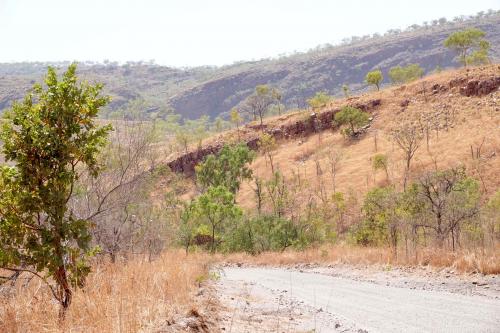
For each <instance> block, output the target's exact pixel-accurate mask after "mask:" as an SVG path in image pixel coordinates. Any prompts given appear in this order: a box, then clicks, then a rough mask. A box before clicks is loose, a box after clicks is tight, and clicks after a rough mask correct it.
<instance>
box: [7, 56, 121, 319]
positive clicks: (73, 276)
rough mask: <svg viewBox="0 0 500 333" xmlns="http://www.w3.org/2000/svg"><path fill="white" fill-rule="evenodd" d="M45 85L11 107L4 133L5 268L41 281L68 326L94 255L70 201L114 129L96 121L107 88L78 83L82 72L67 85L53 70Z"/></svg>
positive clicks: (70, 73) (72, 70)
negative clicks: (69, 311)
mask: <svg viewBox="0 0 500 333" xmlns="http://www.w3.org/2000/svg"><path fill="white" fill-rule="evenodd" d="M45 84H46V88H45V89H44V88H42V85H40V84H36V85H35V86H34V87H33V92H32V93H30V94H28V95H27V96H26V97H25V99H24V101H23V102H22V103H15V104H14V105H13V107H12V110H10V112H8V113H7V115H6V121H5V123H4V125H3V128H2V131H1V133H0V138H1V140H2V141H3V143H4V146H3V154H4V155H5V158H6V160H7V161H12V162H14V166H2V167H1V178H0V179H1V180H0V184H1V187H0V194H1V196H0V244H1V246H0V267H1V268H3V269H6V270H10V271H14V272H20V271H23V272H29V273H31V274H33V275H36V276H38V277H40V278H41V279H42V280H43V281H44V282H45V283H46V284H47V285H48V286H49V287H50V290H51V291H52V294H53V296H54V297H55V298H56V299H57V301H58V302H59V304H60V305H61V312H60V316H61V318H63V317H64V314H65V311H66V310H67V309H68V307H69V306H70V304H71V299H72V295H73V289H74V288H77V287H82V286H83V285H84V283H85V277H86V276H87V274H88V273H89V272H90V267H89V265H88V264H87V262H86V259H87V257H88V256H89V255H91V254H92V253H93V249H92V248H91V247H90V241H91V237H90V233H89V229H90V223H89V220H87V219H85V218H81V217H78V216H76V215H75V214H74V212H73V211H72V209H70V206H69V201H70V200H71V198H72V196H73V192H74V190H75V183H76V181H77V180H78V177H79V171H81V170H82V169H87V170H89V173H90V175H92V176H93V177H96V176H97V175H98V174H99V171H100V168H99V164H98V160H97V155H98V153H99V151H100V149H101V148H102V147H103V146H104V145H105V142H106V137H107V135H108V132H109V131H110V130H111V126H103V127H100V126H98V125H97V124H96V122H95V119H96V117H97V114H98V112H99V110H100V108H102V107H103V106H105V105H106V104H107V103H108V101H109V99H108V97H103V96H101V89H102V85H100V84H97V85H95V86H92V85H89V84H86V83H78V82H77V76H76V64H72V65H70V66H69V67H68V70H67V71H66V72H65V73H64V74H63V76H62V78H61V79H58V77H57V74H56V71H55V69H53V68H51V67H49V69H48V72H47V76H46V78H45Z"/></svg>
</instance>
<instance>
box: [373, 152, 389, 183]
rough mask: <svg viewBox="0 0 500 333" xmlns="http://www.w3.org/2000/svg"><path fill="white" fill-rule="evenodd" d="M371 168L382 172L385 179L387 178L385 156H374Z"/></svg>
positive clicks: (386, 160)
mask: <svg viewBox="0 0 500 333" xmlns="http://www.w3.org/2000/svg"><path fill="white" fill-rule="evenodd" d="M372 167H373V170H384V171H385V174H386V176H387V178H389V174H388V170H387V168H388V158H387V155H385V154H376V155H375V156H373V158H372Z"/></svg>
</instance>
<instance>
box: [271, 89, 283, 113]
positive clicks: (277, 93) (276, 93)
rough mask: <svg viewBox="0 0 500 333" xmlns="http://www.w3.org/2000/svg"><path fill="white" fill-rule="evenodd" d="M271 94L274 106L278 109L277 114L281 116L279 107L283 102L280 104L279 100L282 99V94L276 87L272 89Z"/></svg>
mask: <svg viewBox="0 0 500 333" xmlns="http://www.w3.org/2000/svg"><path fill="white" fill-rule="evenodd" d="M271 95H272V96H273V98H274V100H275V101H276V108H277V109H278V115H279V116H281V108H282V106H283V104H281V100H282V99H283V94H282V93H281V91H279V90H278V89H272V90H271Z"/></svg>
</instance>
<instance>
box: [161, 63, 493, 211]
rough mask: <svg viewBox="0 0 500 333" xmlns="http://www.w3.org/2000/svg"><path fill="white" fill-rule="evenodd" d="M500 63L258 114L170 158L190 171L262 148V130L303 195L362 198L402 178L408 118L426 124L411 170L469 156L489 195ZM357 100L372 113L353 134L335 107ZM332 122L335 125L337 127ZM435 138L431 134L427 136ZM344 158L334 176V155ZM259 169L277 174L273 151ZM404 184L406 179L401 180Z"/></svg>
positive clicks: (249, 197)
mask: <svg viewBox="0 0 500 333" xmlns="http://www.w3.org/2000/svg"><path fill="white" fill-rule="evenodd" d="M499 87H500V66H499V65H491V66H485V67H476V68H470V69H459V70H450V71H445V72H442V73H439V74H433V75H430V76H427V77H425V78H423V79H421V80H418V81H415V82H413V83H410V84H407V85H402V86H394V87H391V88H388V89H383V90H381V91H379V92H368V93H364V94H361V95H360V96H356V97H350V98H347V99H346V98H342V99H337V100H335V101H333V102H331V103H330V104H329V105H328V106H326V107H325V108H324V109H322V110H319V111H317V112H313V113H311V111H308V110H302V111H299V112H295V113H289V114H286V115H284V116H280V117H272V118H268V119H266V121H265V123H264V128H263V129H261V128H260V126H259V125H258V124H257V123H256V122H254V123H249V124H247V125H245V126H244V127H243V128H242V129H240V131H239V133H238V132H237V131H235V130H233V131H228V132H225V133H223V134H220V135H218V136H216V137H212V138H210V139H208V140H207V141H206V142H205V144H204V146H203V147H202V148H193V150H191V151H190V152H188V153H187V154H181V155H180V156H171V157H169V158H168V159H167V161H166V163H167V164H168V165H169V166H170V168H171V169H172V170H173V171H176V172H183V173H187V174H191V173H192V171H193V170H194V165H196V164H197V163H198V162H199V161H201V160H202V159H203V158H204V157H205V156H206V155H208V154H211V153H216V152H217V151H218V150H219V149H220V148H221V147H222V146H223V145H224V144H226V143H230V142H235V141H237V140H238V138H239V139H240V140H243V141H244V142H246V144H247V145H248V146H249V147H251V148H253V149H257V147H258V144H257V142H258V141H259V137H260V136H261V134H262V131H264V132H266V133H268V134H270V135H272V136H274V137H275V139H276V141H277V147H276V148H275V149H274V150H273V152H272V156H273V164H274V167H275V168H276V169H279V170H280V171H281V172H282V173H283V175H284V177H285V179H287V181H288V182H294V181H296V180H297V177H299V178H300V179H302V180H303V181H304V184H306V185H304V187H303V188H302V191H301V193H300V194H297V195H298V196H299V197H300V198H301V199H302V201H301V200H300V199H299V202H300V201H301V202H308V201H309V200H311V198H313V197H315V198H316V199H317V197H318V196H319V195H320V194H321V195H326V196H328V195H330V194H331V193H332V192H333V186H335V187H336V191H340V192H343V193H346V194H348V195H349V196H352V197H353V198H360V197H361V196H362V195H363V194H364V193H366V192H367V191H369V190H370V189H371V188H373V187H375V186H380V185H383V184H386V183H387V182H388V181H389V182H390V183H393V184H402V178H403V174H404V165H403V162H404V160H403V156H402V151H401V150H400V149H399V148H398V146H397V145H396V144H395V143H394V140H392V139H391V134H390V133H391V130H392V129H393V128H395V127H397V126H399V125H400V124H401V123H403V122H404V121H407V120H411V121H417V122H419V123H420V124H421V125H422V126H424V127H425V128H427V129H428V130H427V131H426V132H427V133H428V134H426V135H425V136H426V138H425V139H422V140H423V141H422V142H421V145H420V148H419V149H418V150H417V153H416V154H415V157H414V161H413V167H412V169H411V175H412V176H415V177H416V176H418V175H419V174H421V173H422V172H425V171H430V170H434V169H444V168H448V167H456V166H457V165H459V164H462V165H464V166H465V167H466V169H467V170H468V173H470V174H471V175H473V176H474V177H475V178H477V179H478V180H480V181H481V183H482V191H483V192H484V193H485V194H486V196H488V195H491V194H492V193H494V192H495V191H496V190H497V189H498V188H499V186H500V173H499V172H500V159H499V158H498V151H499V150H500V136H499V135H498V126H500V92H499V91H498V89H499ZM346 105H352V106H355V107H358V108H361V109H363V110H366V111H367V112H369V113H370V114H371V116H370V117H371V118H372V121H371V123H370V125H369V126H367V128H366V129H365V130H364V132H363V133H362V134H361V135H360V136H359V137H358V138H357V139H354V140H346V139H345V138H344V137H343V136H342V134H341V133H340V131H339V130H338V129H337V128H333V127H332V120H333V115H334V114H335V113H337V112H339V111H340V110H341V108H342V107H343V106H346ZM332 128H333V130H332ZM427 138H428V141H427ZM375 154H384V155H386V156H387V157H388V161H389V162H388V171H387V176H385V175H384V173H383V172H380V171H379V172H378V173H377V172H376V171H374V170H373V168H372V158H373V156H374V155H375ZM334 159H338V163H337V165H336V171H335V180H334V179H333V175H332V171H331V170H332V160H334ZM252 170H253V172H254V175H255V176H256V177H258V178H260V179H270V178H271V177H272V171H271V168H270V165H269V160H268V157H267V156H265V155H264V154H260V155H259V156H258V157H257V159H256V160H255V161H254V163H253V164H252ZM398 186H399V185H398ZM254 197H255V184H253V183H252V184H249V183H247V184H244V185H243V186H242V188H241V190H240V192H239V197H238V202H240V203H241V205H243V206H246V207H247V208H250V209H252V208H255V207H253V205H254V204H255V200H254Z"/></svg>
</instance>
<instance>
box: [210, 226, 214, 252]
mask: <svg viewBox="0 0 500 333" xmlns="http://www.w3.org/2000/svg"><path fill="white" fill-rule="evenodd" d="M211 248H212V249H211V252H212V253H215V224H214V223H212V246H211Z"/></svg>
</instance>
